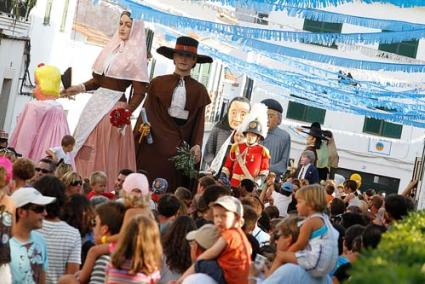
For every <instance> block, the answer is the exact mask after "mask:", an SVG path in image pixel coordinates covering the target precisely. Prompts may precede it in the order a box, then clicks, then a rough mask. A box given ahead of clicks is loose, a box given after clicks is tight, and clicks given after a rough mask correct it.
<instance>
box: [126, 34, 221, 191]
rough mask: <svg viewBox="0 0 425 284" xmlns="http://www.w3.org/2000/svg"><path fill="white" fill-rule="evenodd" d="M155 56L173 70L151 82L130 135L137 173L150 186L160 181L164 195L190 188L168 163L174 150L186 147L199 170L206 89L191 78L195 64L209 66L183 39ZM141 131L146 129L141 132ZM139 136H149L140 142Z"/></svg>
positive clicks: (195, 47) (191, 42)
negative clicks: (165, 190)
mask: <svg viewBox="0 0 425 284" xmlns="http://www.w3.org/2000/svg"><path fill="white" fill-rule="evenodd" d="M157 53H159V54H161V55H163V56H165V57H167V58H169V59H171V60H173V62H174V65H175V69H174V73H173V74H168V75H163V76H158V77H156V78H154V79H153V80H152V81H151V84H150V87H149V91H148V95H147V98H146V101H145V104H144V108H143V110H142V112H141V115H140V116H139V118H138V120H137V123H136V127H135V129H134V132H135V133H134V135H135V143H136V160H137V167H138V169H142V170H145V171H146V172H147V175H148V177H149V180H150V182H152V181H153V180H154V179H155V178H158V177H161V178H165V179H166V180H167V181H168V185H169V186H168V190H169V191H174V190H175V189H176V187H177V186H186V187H190V186H191V184H190V179H188V178H186V177H185V176H184V175H183V174H182V173H181V172H179V171H177V169H176V167H175V164H174V162H173V161H171V160H170V158H172V157H173V156H175V155H176V154H177V147H180V146H181V145H182V143H183V142H186V143H187V144H188V145H189V147H190V150H191V152H192V153H193V154H194V157H195V158H194V161H193V162H194V163H195V164H197V165H196V167H198V168H199V162H200V158H201V146H202V139H203V135H204V121H205V108H206V106H207V105H208V104H209V103H210V102H211V101H210V98H209V96H208V92H207V90H206V88H205V86H204V85H202V84H201V83H199V82H198V81H196V80H195V79H193V78H192V77H191V76H190V72H191V70H192V68H193V67H194V66H195V65H196V64H197V63H199V64H203V63H211V62H212V61H213V60H212V58H211V57H209V56H205V55H201V54H198V41H197V40H195V39H193V38H191V37H186V36H182V37H179V38H178V39H177V41H176V44H175V47H174V48H170V47H166V46H161V47H160V48H158V49H157ZM144 109H145V110H146V112H144ZM146 128H149V129H148V130H147V131H146ZM142 134H149V135H148V137H146V138H144V137H143V135H142ZM141 136H142V137H141Z"/></svg>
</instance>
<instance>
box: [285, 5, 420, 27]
mask: <svg viewBox="0 0 425 284" xmlns="http://www.w3.org/2000/svg"><path fill="white" fill-rule="evenodd" d="M285 10H286V11H287V13H288V16H290V17H302V18H305V19H309V20H314V21H321V22H329V23H340V24H351V25H355V26H361V27H367V28H373V29H380V30H387V31H409V30H422V29H425V25H424V24H417V23H409V22H404V21H396V20H385V19H374V18H365V17H359V16H352V15H346V14H339V13H334V12H328V11H323V10H317V9H310V8H299V7H290V6H285Z"/></svg>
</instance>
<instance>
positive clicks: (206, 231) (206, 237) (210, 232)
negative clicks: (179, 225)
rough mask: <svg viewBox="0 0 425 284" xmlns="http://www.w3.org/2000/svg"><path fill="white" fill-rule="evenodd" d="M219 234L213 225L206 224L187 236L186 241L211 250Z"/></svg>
mask: <svg viewBox="0 0 425 284" xmlns="http://www.w3.org/2000/svg"><path fill="white" fill-rule="evenodd" d="M218 238H219V233H218V230H217V228H216V227H215V226H214V225H213V224H205V225H203V226H202V227H201V228H199V229H198V230H195V231H191V232H189V233H188V234H187V235H186V240H188V241H196V242H197V243H198V244H199V245H200V246H201V247H202V248H204V249H209V248H210V247H212V246H213V244H214V243H215V242H216V241H217V240H218Z"/></svg>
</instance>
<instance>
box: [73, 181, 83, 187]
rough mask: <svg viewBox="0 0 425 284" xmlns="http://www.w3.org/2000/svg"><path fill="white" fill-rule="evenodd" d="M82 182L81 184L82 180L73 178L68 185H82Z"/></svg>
mask: <svg viewBox="0 0 425 284" xmlns="http://www.w3.org/2000/svg"><path fill="white" fill-rule="evenodd" d="M82 184H83V181H81V180H73V181H71V183H70V185H72V186H77V185H82Z"/></svg>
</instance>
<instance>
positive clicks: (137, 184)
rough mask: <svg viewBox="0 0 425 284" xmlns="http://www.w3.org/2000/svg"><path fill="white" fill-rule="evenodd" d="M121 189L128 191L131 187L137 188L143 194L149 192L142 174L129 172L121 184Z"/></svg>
mask: <svg viewBox="0 0 425 284" xmlns="http://www.w3.org/2000/svg"><path fill="white" fill-rule="evenodd" d="M122 189H123V190H124V191H125V192H128V193H130V192H131V191H132V190H133V189H139V190H140V191H141V192H142V194H143V195H146V194H148V193H149V182H148V179H147V178H146V176H145V175H144V174H139V173H132V174H129V175H128V176H127V177H126V178H125V180H124V183H123V184H122Z"/></svg>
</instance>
